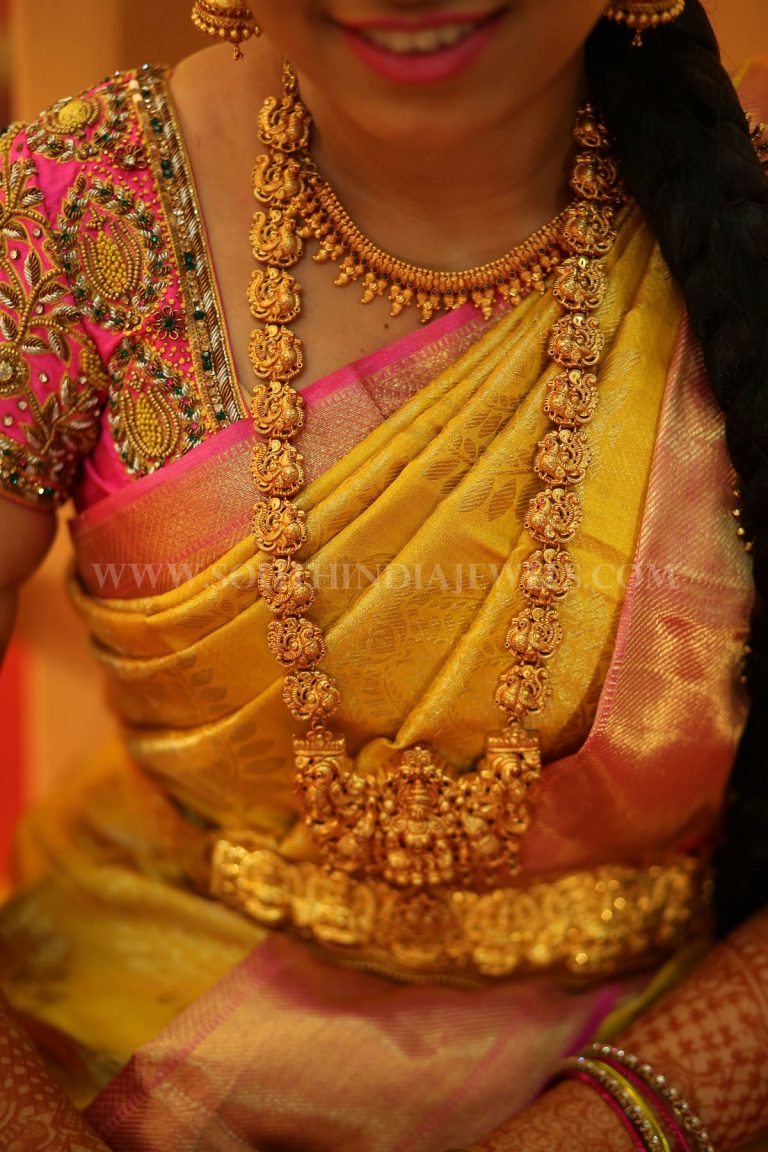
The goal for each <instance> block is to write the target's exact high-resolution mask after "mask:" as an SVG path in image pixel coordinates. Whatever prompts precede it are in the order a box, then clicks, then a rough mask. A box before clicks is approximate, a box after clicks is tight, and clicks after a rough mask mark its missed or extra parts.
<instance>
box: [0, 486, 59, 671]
mask: <svg viewBox="0 0 768 1152" xmlns="http://www.w3.org/2000/svg"><path fill="white" fill-rule="evenodd" d="M55 533H56V518H55V516H54V515H53V514H52V513H48V512H39V511H38V510H37V509H36V508H25V507H24V506H23V505H22V504H17V503H16V502H15V501H12V500H6V499H3V498H2V497H1V496H0V661H2V658H3V656H4V655H5V650H6V648H7V647H8V642H9V640H10V638H11V632H12V631H13V621H14V617H15V615H16V598H17V594H18V589H19V587H20V586H21V585H22V584H23V583H24V581H25V580H26V579H27V578H28V577H29V576H31V575H32V573H33V572H34V570H35V568H37V566H38V564H40V562H41V561H42V559H43V557H44V556H45V554H46V552H47V551H48V549H49V547H50V546H51V542H52V541H53V537H54V535H55Z"/></svg>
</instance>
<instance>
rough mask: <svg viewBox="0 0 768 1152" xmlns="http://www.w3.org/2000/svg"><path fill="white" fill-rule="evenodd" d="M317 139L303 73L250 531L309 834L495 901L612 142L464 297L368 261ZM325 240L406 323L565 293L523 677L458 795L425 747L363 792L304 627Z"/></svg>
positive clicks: (571, 529)
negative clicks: (304, 323)
mask: <svg viewBox="0 0 768 1152" xmlns="http://www.w3.org/2000/svg"><path fill="white" fill-rule="evenodd" d="M310 129H311V119H310V115H309V113H308V111H307V109H306V108H305V107H304V105H303V104H302V102H301V100H300V98H299V93H298V87H297V81H296V77H295V74H294V73H293V71H292V69H291V68H290V67H289V66H286V67H285V69H284V75H283V95H282V98H281V99H280V100H275V99H273V98H271V99H269V100H267V101H266V102H265V104H264V106H263V108H262V111H261V114H260V118H259V134H260V139H261V142H262V144H263V146H264V154H263V155H262V156H261V157H260V158H259V159H258V161H257V163H256V166H255V170H254V193H255V196H256V199H257V200H258V201H260V203H261V205H262V207H261V208H260V209H259V210H258V211H257V212H256V214H255V216H254V222H253V228H252V231H251V241H252V247H253V254H254V257H255V259H256V263H257V268H256V270H255V271H254V273H253V277H252V281H251V284H250V288H249V302H250V306H251V311H252V314H253V316H254V319H255V320H256V321H257V322H258V327H256V329H255V330H254V331H253V333H252V336H251V341H250V358H251V362H252V365H253V369H254V373H255V375H256V384H255V387H254V390H253V399H252V413H253V419H254V427H255V430H256V432H257V433H258V440H257V443H256V446H255V448H254V453H253V460H252V470H253V476H254V479H255V482H256V486H257V489H258V492H259V499H258V501H257V503H256V505H255V512H254V519H253V531H254V537H255V541H256V545H257V547H258V549H259V550H260V551H261V552H263V553H266V554H267V555H268V556H269V557H270V559H269V560H268V561H266V562H265V563H263V564H262V565H261V567H260V574H259V590H260V593H261V595H262V597H263V599H264V601H265V603H266V604H267V606H268V608H269V609H270V611H271V612H272V614H273V617H274V618H273V620H272V621H271V623H270V624H269V628H268V643H269V647H270V649H271V651H272V653H273V655H274V656H275V657H276V659H277V660H278V662H279V663H280V665H281V666H282V667H283V668H284V669H285V670H286V676H285V679H284V683H283V699H284V701H285V703H286V705H287V707H288V708H289V710H290V711H291V713H292V715H293V716H294V717H295V719H296V720H297V721H299V722H303V723H306V724H308V731H307V733H306V735H304V736H300V737H296V738H295V740H294V753H295V769H296V774H295V789H296V792H297V795H298V798H299V804H300V807H301V810H302V813H303V816H304V821H305V824H306V826H307V828H308V830H309V832H310V834H311V836H312V839H313V840H314V842H315V844H316V845H317V847H318V849H319V852H320V855H321V857H322V859H323V861H324V862H325V863H326V865H328V866H329V867H330V868H332V869H335V870H338V871H341V872H345V873H349V874H355V875H358V876H369V877H374V878H378V879H380V880H383V881H384V882H385V883H387V884H389V885H392V886H395V887H399V888H416V889H419V888H429V887H434V886H448V887H455V888H474V889H489V888H495V887H498V886H502V885H504V884H506V883H508V882H509V878H510V877H511V876H513V875H514V874H515V873H516V871H517V867H518V865H517V856H518V851H519V844H520V839H521V837H522V836H523V835H524V833H525V832H526V830H527V828H528V825H529V822H530V810H529V803H528V799H529V792H530V789H531V787H532V785H533V784H534V783H535V782H536V781H537V780H538V779H539V776H540V769H541V753H540V745H539V737H538V735H537V734H536V732H534V731H532V730H530V729H529V728H528V727H527V726H526V721H527V719H528V717H529V715H530V714H533V713H535V712H538V711H540V710H541V708H542V707H543V706H544V703H545V700H546V697H547V694H548V691H549V671H548V668H547V663H548V661H549V660H550V659H551V657H552V656H553V655H554V654H555V652H556V651H557V649H558V647H559V645H560V642H561V639H562V628H561V624H560V620H559V614H558V604H559V602H560V601H561V600H562V599H563V597H565V596H566V595H567V594H568V593H569V592H570V591H571V589H572V588H573V587H574V586H575V583H576V578H575V570H574V565H573V561H572V559H571V556H570V554H569V552H568V549H567V545H568V542H569V541H570V540H571V539H572V537H573V536H574V534H575V532H576V530H577V528H578V526H579V523H580V521H581V516H582V503H581V496H580V492H579V490H580V486H581V483H582V481H583V479H584V476H585V474H586V471H587V467H588V464H589V459H590V452H589V446H588V440H587V432H586V429H587V426H588V425H589V423H590V421H591V420H592V418H593V416H594V412H595V409H596V405H597V378H596V375H595V370H596V367H597V364H598V361H599V359H600V355H601V352H602V349H603V345H604V337H603V334H602V332H601V330H600V325H599V322H598V319H597V316H596V312H597V310H598V308H599V306H600V303H601V301H602V300H603V297H604V295H605V291H606V273H605V268H604V264H603V257H604V256H605V255H606V254H607V253H608V252H609V251H610V249H611V246H612V244H613V241H614V239H615V235H616V219H615V217H616V210H617V207H618V205H619V204H620V203H621V202H622V200H623V193H622V191H621V187H620V182H619V178H618V173H617V169H616V166H615V164H614V162H613V160H612V159H611V157H610V155H609V154H608V152H607V136H606V132H605V129H604V128H603V126H602V124H601V123H600V121H599V120H598V119H597V117H596V116H595V114H594V112H593V111H592V109H591V107H589V106H586V107H585V108H583V109H582V110H581V111H580V113H579V116H578V119H577V123H576V127H575V139H576V143H577V154H576V156H575V159H574V162H573V167H572V172H571V180H570V183H571V188H572V190H573V192H574V200H573V202H572V203H571V205H570V206H569V207H568V208H567V209H566V210H565V212H563V213H562V214H561V215H560V216H559V217H558V218H557V220H556V221H555V222H553V224H552V225H549V226H548V227H547V228H545V229H542V230H541V231H540V232H539V233H537V234H536V236H535V237H533V238H531V240H529V241H528V242H526V243H525V244H523V245H521V246H520V247H519V248H517V249H515V250H514V251H513V252H511V253H509V254H508V255H507V256H506V257H503V258H502V261H500V262H499V261H497V262H494V264H492V265H486V266H484V269H488V268H493V267H496V266H497V265H501V264H502V263H503V266H504V269H505V273H504V276H503V277H502V276H501V275H499V276H498V277H497V279H496V283H495V284H494V281H491V282H490V283H487V282H485V281H484V280H480V278H479V275H480V270H470V271H469V272H466V273H461V274H459V273H450V274H445V275H450V276H457V277H460V278H463V280H462V284H463V286H462V288H461V289H460V290H458V291H456V292H453V291H452V289H451V288H446V285H445V283H444V282H443V281H442V280H441V279H440V277H441V276H442V275H444V274H442V273H438V272H434V271H430V270H428V269H422V268H414V267H412V266H409V265H407V264H405V263H404V262H403V261H396V260H395V258H394V257H390V256H387V254H386V253H383V252H381V250H379V249H378V248H376V247H375V246H373V245H370V247H363V246H362V244H361V242H360V241H359V240H358V236H361V235H362V234H361V233H359V232H358V231H357V230H356V229H355V230H354V231H350V228H351V227H353V226H352V225H351V221H350V220H349V217H348V216H347V214H346V213H345V212H344V211H343V209H341V206H340V205H338V202H337V201H336V199H335V197H334V196H333V195H332V193H331V192H330V191H329V189H328V186H327V184H326V183H325V182H324V181H323V180H322V178H321V177H320V176H319V174H318V173H317V171H316V168H315V166H314V164H313V162H312V159H311V156H310V153H309V140H310ZM337 205H338V207H337ZM310 239H314V240H316V241H317V242H318V244H319V245H320V250H319V252H318V254H317V256H316V257H315V258H316V259H318V258H319V259H321V260H332V261H336V263H337V265H338V267H339V270H340V275H339V278H338V279H337V281H336V282H337V283H342V284H343V283H346V282H349V281H350V280H354V279H358V278H359V279H362V281H363V284H364V285H365V286H366V295H369V293H368V287H371V286H373V285H376V286H377V289H378V290H377V291H374V292H373V295H374V296H375V295H377V294H379V291H380V292H384V291H387V290H388V291H389V296H390V302H391V305H392V309H393V311H396V310H402V308H401V305H402V307H407V306H408V305H410V304H415V305H417V306H418V307H419V308H420V309H421V311H422V318H423V319H429V317H430V316H431V315H432V314H433V313H434V312H435V311H437V310H438V309H439V308H447V307H457V306H459V304H460V303H462V302H464V301H466V300H471V301H472V302H473V303H474V304H475V306H476V307H478V308H480V309H481V310H482V311H483V313H484V314H485V315H486V316H490V314H491V311H492V309H493V306H494V302H495V300H496V299H497V291H496V289H498V296H501V297H503V298H505V299H506V300H507V302H508V303H509V304H512V305H514V304H516V303H518V302H519V300H521V299H522V298H523V296H525V295H527V294H528V293H530V292H532V291H535V290H536V289H540V290H543V289H544V286H545V279H546V277H547V276H549V275H550V274H553V275H554V284H553V287H552V294H553V296H554V298H555V299H556V300H557V301H558V303H559V304H560V305H561V308H562V315H561V316H560V317H559V319H558V320H557V321H556V322H555V324H554V325H553V327H552V329H551V331H550V335H549V342H548V355H549V357H550V358H551V360H552V363H553V365H554V366H555V367H556V373H555V374H554V375H553V376H552V378H551V379H550V381H549V383H548V384H547V389H546V396H545V399H544V411H545V413H546V415H547V417H548V419H549V421H550V430H549V431H548V432H547V433H546V435H545V436H544V438H543V439H542V440H541V441H540V443H539V445H538V450H537V454H536V459H535V465H534V467H535V472H536V475H537V477H538V479H539V481H540V482H541V485H542V487H541V489H540V491H539V492H538V493H537V494H536V495H535V496H534V497H533V499H532V500H531V502H530V506H529V511H528V515H527V517H526V521H525V523H526V528H527V530H528V532H529V534H530V536H531V537H532V541H533V545H534V547H533V549H532V551H531V553H530V555H529V556H528V558H527V559H526V560H525V562H524V563H523V565H522V570H521V574H520V580H519V589H520V592H521V594H522V597H523V600H524V606H523V608H522V610H521V611H520V613H519V614H518V615H517V617H516V618H514V619H513V620H512V621H511V622H510V625H509V628H508V632H507V636H506V646H507V648H508V649H509V651H510V652H511V653H512V657H513V662H512V664H511V666H510V667H509V668H508V669H507V671H505V672H504V673H503V674H502V675H501V677H500V678H499V681H498V683H497V687H496V692H495V701H496V704H497V705H498V707H499V708H500V710H501V712H502V714H503V715H504V717H505V723H504V726H503V727H502V728H501V729H500V730H499V731H497V732H494V733H491V734H489V735H488V736H487V738H486V744H485V755H484V757H483V759H482V760H481V761H480V762H479V764H478V765H477V766H476V768H474V769H472V770H469V771H467V772H465V773H463V774H462V775H460V776H458V778H457V777H456V774H455V772H454V770H453V769H452V768H451V767H450V766H449V765H448V764H447V763H446V761H445V760H444V759H443V758H442V757H441V756H440V754H439V753H438V752H437V751H436V750H435V749H434V748H432V747H431V746H430V745H428V744H426V743H419V744H417V745H415V746H413V747H409V748H406V749H404V750H403V751H401V752H399V753H396V754H395V755H394V756H393V758H392V761H391V763H389V764H388V766H387V768H386V770H385V771H383V772H382V773H381V774H380V775H379V776H375V777H372V776H361V775H359V774H358V773H357V772H356V771H355V767H354V764H353V763H352V762H351V761H350V760H349V759H348V757H347V754H346V749H345V742H344V738H343V736H341V735H339V734H336V733H335V732H333V731H332V730H331V729H330V728H329V727H328V722H329V721H330V719H331V717H332V716H333V714H334V713H335V712H336V711H337V709H338V707H339V704H340V693H339V690H338V687H337V685H336V683H335V681H334V679H333V678H332V677H331V676H330V675H329V674H328V673H327V672H325V671H324V670H323V669H322V667H321V665H322V662H323V660H324V658H325V655H326V644H325V638H324V636H323V632H322V630H321V629H320V628H319V627H318V625H317V624H316V623H314V622H313V621H312V620H311V619H309V617H308V616H307V615H306V612H307V611H308V610H309V609H310V607H311V605H312V602H313V600H314V597H315V590H314V587H313V583H312V576H311V573H310V571H309V570H308V569H307V567H306V566H305V564H304V563H303V562H302V561H301V560H299V559H297V556H298V553H299V552H300V551H301V550H302V549H304V548H305V545H306V542H307V528H306V513H305V511H304V510H303V509H302V508H300V507H299V505H298V504H297V503H296V497H297V496H298V495H299V493H300V492H301V491H302V490H303V488H304V485H305V471H304V461H303V458H302V456H301V453H300V452H299V451H298V449H297V448H296V445H295V439H296V436H297V435H298V434H299V432H300V431H301V429H302V427H303V424H304V402H303V398H302V397H301V395H299V394H298V393H297V392H296V390H295V388H294V387H293V384H292V381H294V380H295V379H296V378H297V377H298V376H299V374H300V373H301V371H302V369H303V366H304V354H303V346H302V342H301V340H300V339H299V338H298V337H297V336H296V335H295V333H293V332H292V331H291V329H290V327H289V325H290V324H291V323H292V322H293V321H295V320H296V319H297V317H298V316H299V313H300V311H301V289H300V286H299V284H298V283H297V281H296V279H295V278H294V276H293V272H292V269H293V268H294V267H295V265H296V264H298V262H299V261H300V259H301V257H302V255H303V252H304V245H305V241H308V240H310ZM544 258H546V263H545V262H544ZM352 261H355V264H354V267H353V269H352V271H353V272H354V275H350V274H349V269H350V267H351V262H352ZM532 261H534V263H535V266H536V274H535V275H534V274H533V273H532V272H531V262H532ZM526 273H529V275H526ZM484 274H485V273H484ZM393 294H394V296H393ZM400 297H403V299H400ZM425 812H426V813H427V814H428V815H427V816H426V817H425V815H424V814H425Z"/></svg>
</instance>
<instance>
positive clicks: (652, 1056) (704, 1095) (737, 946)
mask: <svg viewBox="0 0 768 1152" xmlns="http://www.w3.org/2000/svg"><path fill="white" fill-rule="evenodd" d="M620 1042H621V1045H622V1047H624V1048H625V1049H626V1050H627V1051H628V1052H632V1053H634V1054H635V1055H637V1056H639V1057H641V1058H642V1059H643V1060H646V1061H647V1062H648V1063H649V1064H650V1065H651V1066H652V1067H653V1068H654V1070H655V1071H657V1072H660V1073H663V1074H664V1075H665V1076H667V1077H668V1079H669V1080H670V1081H672V1082H673V1083H674V1084H676V1085H678V1087H679V1088H680V1089H681V1090H682V1092H683V1095H684V1096H685V1098H686V1099H687V1100H688V1102H689V1103H690V1105H691V1107H692V1108H693V1109H694V1110H695V1111H696V1113H697V1114H698V1115H699V1117H700V1118H701V1120H702V1121H703V1123H704V1125H705V1126H706V1128H707V1131H708V1132H709V1135H710V1137H711V1139H712V1143H713V1144H714V1147H715V1148H716V1149H717V1152H734V1150H736V1149H740V1148H743V1147H744V1146H745V1145H748V1144H749V1143H750V1142H751V1141H752V1140H754V1139H756V1138H757V1137H758V1136H759V1135H760V1134H761V1133H762V1132H764V1131H766V1130H768V909H766V910H764V911H763V912H760V913H759V914H758V915H757V916H754V917H753V918H752V919H751V920H749V921H748V922H747V923H746V924H743V925H742V926H741V927H740V928H738V929H737V930H736V931H735V932H733V933H732V934H731V936H729V937H728V939H726V940H724V941H723V942H722V943H721V944H719V945H718V946H717V947H716V948H715V949H713V951H712V952H711V953H710V954H709V955H708V956H707V957H706V958H705V959H704V960H703V961H702V963H701V964H700V965H699V966H698V967H697V968H696V969H695V970H694V971H693V972H692V973H691V975H690V976H689V977H688V978H687V979H686V980H684V981H683V982H682V983H681V984H680V985H679V986H678V987H677V988H675V989H674V990H673V991H672V992H670V993H669V994H668V995H667V996H665V997H664V998H663V999H661V1000H660V1001H659V1002H658V1004H656V1005H654V1006H653V1008H651V1009H650V1010H649V1011H648V1012H646V1013H645V1014H644V1015H643V1016H642V1017H640V1018H639V1019H638V1020H636V1021H635V1023H634V1024H632V1026H631V1027H630V1028H629V1029H628V1030H627V1031H626V1032H625V1033H624V1034H623V1035H622V1036H621V1039H620ZM566 1148H567V1149H568V1152H631V1149H632V1142H631V1140H630V1138H629V1136H628V1134H627V1132H626V1131H625V1129H624V1128H623V1126H622V1124H621V1122H620V1121H619V1119H618V1118H617V1117H615V1116H614V1115H613V1113H612V1111H611V1109H610V1108H609V1107H608V1106H607V1105H606V1104H605V1103H604V1102H603V1101H602V1100H601V1099H600V1097H599V1096H598V1095H597V1094H596V1093H595V1092H593V1091H592V1090H591V1089H590V1088H588V1087H586V1086H584V1085H582V1084H579V1083H576V1082H571V1081H566V1082H564V1083H563V1084H559V1085H557V1086H556V1087H555V1088H553V1089H552V1090H551V1091H549V1092H546V1093H545V1094H544V1095H543V1096H542V1097H541V1098H540V1099H539V1100H538V1101H537V1102H536V1103H535V1104H533V1105H532V1106H531V1107H530V1108H528V1109H526V1111H525V1112H522V1113H520V1114H519V1115H518V1116H516V1117H515V1118H514V1119H513V1120H511V1121H510V1122H509V1124H507V1125H505V1126H504V1128H503V1129H501V1130H499V1131H498V1132H497V1133H495V1134H494V1135H493V1136H491V1137H490V1138H489V1139H488V1140H485V1141H483V1142H481V1143H480V1144H477V1145H474V1146H473V1152H513V1150H514V1152H557V1150H559V1149H566Z"/></svg>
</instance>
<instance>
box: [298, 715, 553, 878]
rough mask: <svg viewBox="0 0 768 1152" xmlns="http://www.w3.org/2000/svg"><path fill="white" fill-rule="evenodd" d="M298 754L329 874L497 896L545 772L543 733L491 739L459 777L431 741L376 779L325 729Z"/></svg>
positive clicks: (307, 817) (512, 730)
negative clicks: (491, 891) (536, 785)
mask: <svg viewBox="0 0 768 1152" xmlns="http://www.w3.org/2000/svg"><path fill="white" fill-rule="evenodd" d="M294 750H295V757H296V779H295V788H296V792H297V794H298V797H299V803H300V807H301V810H302V814H303V817H304V822H305V824H306V826H307V828H308V829H309V832H310V834H311V836H312V839H313V840H314V842H315V843H316V845H317V847H318V849H319V851H320V854H321V856H322V859H323V861H324V863H325V864H326V865H327V866H328V867H329V868H330V869H332V870H334V871H339V872H345V873H350V874H355V875H357V876H358V877H360V878H362V877H370V878H374V879H377V880H381V881H383V882H384V883H386V884H388V885H390V886H391V887H393V888H421V889H424V888H446V887H451V888H472V889H474V890H488V889H492V888H498V887H502V886H504V885H506V884H507V883H508V882H509V880H510V878H511V877H513V876H514V875H515V874H516V873H517V871H518V863H517V857H518V853H519V849H520V840H521V838H522V836H523V835H524V834H525V832H526V831H527V829H528V825H529V823H530V810H529V806H528V798H529V792H530V789H531V786H532V785H533V784H534V783H535V782H536V781H537V780H538V779H539V777H540V774H541V752H540V748H539V740H538V737H537V736H536V734H535V733H533V732H529V731H527V730H526V729H524V728H523V727H522V726H515V727H509V728H505V729H503V730H502V731H499V732H496V733H492V734H491V735H489V736H488V737H487V738H486V744H485V755H484V757H483V758H482V760H480V762H479V763H478V765H477V768H476V769H475V770H474V771H471V772H467V773H464V774H463V775H461V776H458V777H456V775H455V772H454V770H453V769H452V768H451V766H450V765H449V764H448V762H447V761H446V760H445V759H444V758H443V757H442V756H441V755H440V754H439V753H438V752H437V751H436V750H435V749H434V748H433V747H432V746H431V745H429V744H426V743H422V744H416V745H414V746H412V747H410V748H405V749H404V750H402V751H400V752H397V753H396V754H395V755H394V756H393V757H392V759H391V760H390V762H389V763H388V764H387V765H386V767H385V768H384V769H383V770H382V771H381V772H380V773H378V774H376V775H374V776H362V775H360V774H359V773H357V772H356V771H355V769H354V765H353V764H352V763H351V762H350V760H349V759H348V757H347V754H346V749H345V743H344V738H343V737H341V736H336V735H334V734H333V733H331V732H329V731H328V730H327V729H325V728H315V729H313V730H312V731H310V732H309V734H308V735H307V736H306V737H303V738H297V739H296V740H294Z"/></svg>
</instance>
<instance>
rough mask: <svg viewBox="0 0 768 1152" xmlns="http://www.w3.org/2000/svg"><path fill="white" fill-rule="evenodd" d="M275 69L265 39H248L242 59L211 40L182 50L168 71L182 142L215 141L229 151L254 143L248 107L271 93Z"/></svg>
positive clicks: (197, 144) (275, 83)
mask: <svg viewBox="0 0 768 1152" xmlns="http://www.w3.org/2000/svg"><path fill="white" fill-rule="evenodd" d="M279 80H280V75H279V71H278V69H277V68H276V66H275V61H274V59H273V58H272V57H271V56H270V53H269V50H268V49H267V46H266V45H265V44H261V43H259V42H258V41H250V42H249V43H248V44H247V45H246V46H245V51H244V56H243V59H242V60H238V61H235V60H233V58H232V48H231V47H230V46H229V45H226V44H217V45H215V46H213V47H211V48H205V49H203V51H201V52H196V53H195V54H194V55H193V56H187V57H186V59H184V60H182V62H181V63H180V64H178V65H177V67H176V68H175V69H174V71H173V75H172V77H171V81H170V89H171V94H172V96H173V100H174V103H175V105H176V109H177V112H178V115H179V119H180V120H181V123H182V127H183V130H184V135H185V139H186V143H187V147H188V148H190V150H192V151H194V150H195V149H199V148H201V147H211V146H212V145H214V144H215V143H216V142H217V141H218V142H219V143H220V144H221V145H222V146H226V147H227V148H228V150H229V151H230V152H231V151H232V150H233V149H235V148H236V150H237V152H238V153H240V152H247V151H249V149H252V148H253V147H254V146H255V145H256V143H257V139H258V138H257V135H256V124H255V117H254V114H253V110H254V108H259V107H260V106H261V103H262V102H263V100H264V99H265V98H266V97H267V96H268V95H269V94H270V93H274V92H275V91H276V90H277V88H278V85H279Z"/></svg>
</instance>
